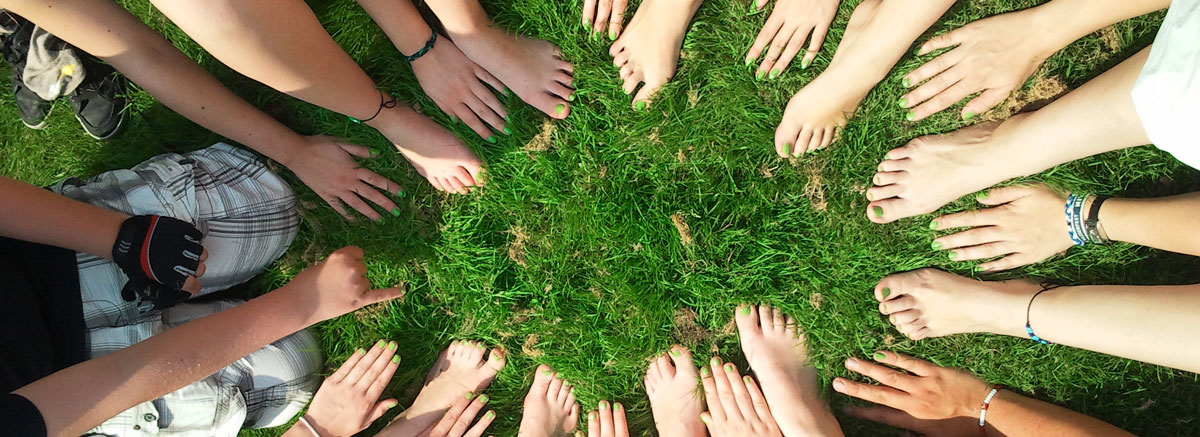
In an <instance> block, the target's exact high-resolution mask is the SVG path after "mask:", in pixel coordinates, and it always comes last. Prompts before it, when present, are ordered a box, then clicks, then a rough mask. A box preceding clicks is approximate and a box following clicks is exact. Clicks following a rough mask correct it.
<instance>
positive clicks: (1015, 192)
mask: <svg viewBox="0 0 1200 437" xmlns="http://www.w3.org/2000/svg"><path fill="white" fill-rule="evenodd" d="M1038 189H1049V188H1047V187H1046V186H1045V185H1013V186H1010V187H1000V188H993V189H991V190H988V191H984V192H982V193H979V194H977V195H976V196H975V199H976V200H978V201H979V203H982V204H984V205H989V206H996V205H1002V204H1005V203H1011V202H1015V201H1017V200H1019V199H1023V198H1025V197H1029V196H1030V195H1032V194H1034V193H1036V192H1037V190H1038Z"/></svg>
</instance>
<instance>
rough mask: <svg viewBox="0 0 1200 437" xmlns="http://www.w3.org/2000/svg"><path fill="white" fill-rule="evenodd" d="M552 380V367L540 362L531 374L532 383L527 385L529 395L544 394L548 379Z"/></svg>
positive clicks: (548, 383) (547, 386)
mask: <svg viewBox="0 0 1200 437" xmlns="http://www.w3.org/2000/svg"><path fill="white" fill-rule="evenodd" d="M553 380H554V369H551V368H550V366H547V365H545V364H542V365H540V366H538V367H537V370H536V371H534V374H533V384H532V385H530V386H529V396H543V397H544V396H546V392H547V391H548V389H549V387H550V381H553Z"/></svg>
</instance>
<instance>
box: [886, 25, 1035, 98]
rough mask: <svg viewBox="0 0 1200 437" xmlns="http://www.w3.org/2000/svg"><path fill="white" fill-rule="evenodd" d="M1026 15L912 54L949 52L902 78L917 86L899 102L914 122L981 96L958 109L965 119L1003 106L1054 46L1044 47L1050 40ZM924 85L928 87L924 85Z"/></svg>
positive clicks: (956, 34) (968, 30) (956, 33)
mask: <svg viewBox="0 0 1200 437" xmlns="http://www.w3.org/2000/svg"><path fill="white" fill-rule="evenodd" d="M1033 13H1034V12H1033V11H1032V10H1026V11H1020V12H1012V13H1007V14H1001V15H996V16H994V17H989V18H985V19H982V20H978V21H975V22H972V23H970V24H968V25H966V26H963V27H961V28H958V29H955V30H953V31H950V32H948V33H946V34H944V35H941V36H937V37H934V38H933V39H930V40H929V41H926V42H925V44H923V45H921V47H920V48H919V49H918V50H917V54H918V55H925V54H928V53H930V52H932V51H934V50H939V49H944V48H947V47H954V46H957V47H954V48H953V49H952V50H950V51H948V52H945V53H942V54H941V55H938V57H936V58H934V59H933V60H932V61H929V62H926V63H925V64H924V65H922V66H920V67H918V68H917V69H916V70H913V71H912V72H910V73H908V74H906V75H904V79H903V81H904V84H905V86H912V85H917V84H921V83H922V82H925V83H924V84H921V85H920V86H918V87H917V88H916V89H914V90H912V91H909V92H908V93H906V94H904V95H903V96H901V97H900V100H899V102H898V103H899V105H900V106H901V107H903V108H911V111H910V112H911V113H912V114H913V117H912V118H910V119H909V120H910V121H916V120H920V119H923V118H925V117H928V116H930V115H932V114H934V113H936V112H938V111H941V110H943V109H946V108H949V107H950V106H951V105H954V104H955V103H958V102H959V101H960V100H962V99H964V98H966V97H967V96H969V95H971V94H975V93H978V92H982V94H980V95H979V96H978V97H975V98H974V99H971V101H970V102H967V105H966V106H964V107H963V109H962V118H963V119H964V120H970V119H972V118H974V117H975V116H976V115H978V114H982V113H983V112H985V111H987V110H988V109H991V108H992V107H993V106H996V104H998V103H1000V102H1002V101H1004V99H1005V98H1007V97H1008V94H1009V93H1010V92H1012V91H1013V90H1014V89H1017V87H1019V86H1021V85H1022V84H1024V83H1025V80H1026V79H1029V76H1031V75H1033V72H1034V71H1035V70H1037V68H1038V67H1039V66H1041V65H1042V62H1043V61H1045V60H1046V58H1047V57H1049V56H1050V55H1051V54H1053V53H1054V51H1055V50H1057V49H1058V47H1046V41H1048V40H1050V37H1049V36H1047V35H1044V34H1043V33H1040V32H1037V31H1035V30H1037V29H1041V28H1043V27H1042V26H1034V25H1031V24H1032V20H1033V18H1032V17H1033V15H1032V14H1033ZM926 81H928V82H926Z"/></svg>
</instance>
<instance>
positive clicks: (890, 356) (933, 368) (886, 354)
mask: <svg viewBox="0 0 1200 437" xmlns="http://www.w3.org/2000/svg"><path fill="white" fill-rule="evenodd" d="M873 358H875V361H878V362H881V363H884V364H888V365H891V366H896V367H899V368H901V369H904V370H907V371H909V372H910V373H912V374H914V375H919V376H929V375H932V374H934V373H936V372H938V371H941V370H942V367H939V366H937V365H934V364H933V363H930V362H928V361H925V360H922V359H920V358H913V357H910V356H908V355H904V354H899V353H896V352H891V351H876V352H875V354H874V356H873Z"/></svg>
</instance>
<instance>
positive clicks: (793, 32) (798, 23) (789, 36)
mask: <svg viewBox="0 0 1200 437" xmlns="http://www.w3.org/2000/svg"><path fill="white" fill-rule="evenodd" d="M838 3H839V0H778V1H776V2H775V8H774V9H773V10H771V16H769V17H767V22H766V23H765V24H763V28H762V30H760V31H759V32H758V38H755V39H754V44H753V45H751V46H750V52H749V53H747V54H746V65H750V64H751V63H752V62H754V60H755V59H758V56H759V55H761V54H762V52H763V49H767V44H770V45H771V46H770V48H769V49H767V55H766V56H764V57H763V60H762V63H761V64H759V66H758V71H757V72H756V73H755V74H754V77H756V78H759V79H761V78H762V77H763V76H767V77H768V78H770V79H774V78H776V77H778V76H779V75H780V74H782V73H783V71H784V70H787V67H788V64H790V63H791V62H792V60H793V59H795V58H796V55H797V54H799V53H800V49H802V48H804V41H805V40H808V48H807V49H806V50H805V51H804V58H802V59H801V60H800V68H801V69H805V68H808V64H810V63H812V60H813V59H815V58H816V57H817V53H819V52H820V51H821V45H822V44H824V43H825V33H826V32H828V31H829V24H830V23H832V22H833V16H834V15H836V14H837V8H838ZM766 5H767V0H754V3H752V4H751V6H750V8H751V12H755V11H758V10H759V9H762V7H764V6H766ZM810 34H811V36H812V38H809V35H810Z"/></svg>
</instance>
